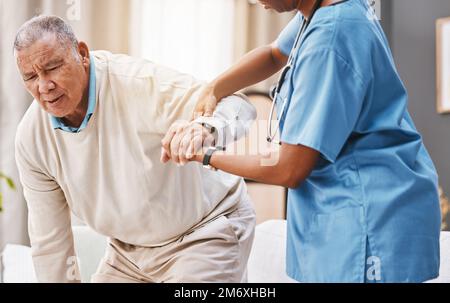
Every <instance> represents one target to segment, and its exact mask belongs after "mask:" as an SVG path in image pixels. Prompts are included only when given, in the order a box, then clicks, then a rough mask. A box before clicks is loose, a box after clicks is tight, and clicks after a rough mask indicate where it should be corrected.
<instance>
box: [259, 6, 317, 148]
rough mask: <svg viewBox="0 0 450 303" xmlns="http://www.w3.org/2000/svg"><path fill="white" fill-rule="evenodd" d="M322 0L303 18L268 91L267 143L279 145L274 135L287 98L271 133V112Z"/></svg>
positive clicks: (272, 112)
mask: <svg viewBox="0 0 450 303" xmlns="http://www.w3.org/2000/svg"><path fill="white" fill-rule="evenodd" d="M322 1H323V0H317V1H316V3H315V4H314V7H313V10H312V12H311V16H310V17H309V19H307V18H305V19H304V20H303V22H302V26H301V28H300V30H299V31H298V33H297V36H296V38H295V42H294V46H293V48H292V50H291V53H290V54H289V58H288V62H287V64H286V66H285V67H284V68H283V70H282V71H281V74H280V78H279V79H278V82H277V84H276V85H275V87H274V88H273V89H272V90H271V92H270V98H271V99H272V101H273V102H272V108H271V109H270V115H269V121H267V142H269V143H272V142H273V143H276V144H279V145H281V141H276V140H275V137H276V135H277V133H278V131H279V130H280V121H281V120H282V119H283V116H284V113H285V110H286V105H287V103H288V102H287V99H288V98H284V100H283V105H282V107H281V112H280V115H279V117H280V118H279V119H278V121H277V128H276V129H275V132H274V133H272V119H273V114H274V112H275V107H276V105H277V100H278V95H279V94H280V91H281V88H282V86H283V84H284V82H285V80H286V75H287V73H288V72H289V70H291V68H292V67H293V65H294V60H295V57H296V54H297V52H298V50H299V49H300V47H301V45H302V37H303V34H304V33H305V31H306V29H307V28H308V26H309V24H310V23H311V20H312V18H313V17H314V14H315V13H316V11H317V10H318V9H319V8H320V6H321V5H322Z"/></svg>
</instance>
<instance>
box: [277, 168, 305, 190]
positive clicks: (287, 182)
mask: <svg viewBox="0 0 450 303" xmlns="http://www.w3.org/2000/svg"><path fill="white" fill-rule="evenodd" d="M305 179H306V176H305V174H303V173H299V172H291V173H287V174H285V177H284V180H283V184H282V185H283V186H284V187H286V188H290V189H296V188H298V187H299V186H300V185H301V184H302V183H303V181H305Z"/></svg>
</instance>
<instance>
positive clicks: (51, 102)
mask: <svg viewBox="0 0 450 303" xmlns="http://www.w3.org/2000/svg"><path fill="white" fill-rule="evenodd" d="M63 96H64V95H61V96H59V97H58V98H56V99H53V100H51V101H46V102H47V103H50V104H55V103H57V102H58V101H60V100H61V99H62V97H63Z"/></svg>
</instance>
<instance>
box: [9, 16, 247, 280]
mask: <svg viewBox="0 0 450 303" xmlns="http://www.w3.org/2000/svg"><path fill="white" fill-rule="evenodd" d="M14 50H15V57H16V60H17V64H18V68H19V71H20V74H21V75H22V77H23V81H24V83H25V87H26V89H27V90H28V91H29V92H30V94H31V95H33V97H34V98H35V100H34V102H33V103H32V105H31V106H30V108H29V109H28V111H27V113H26V114H25V116H24V117H23V120H22V122H21V123H20V125H19V127H18V131H17V135H16V160H17V165H18V168H19V172H20V178H21V182H22V185H23V190H24V195H25V198H26V200H27V205H28V209H29V235H30V239H31V245H32V254H33V261H34V265H35V270H36V274H37V277H38V280H39V281H42V282H77V281H78V278H77V277H75V278H74V277H73V275H72V273H73V272H72V271H73V266H74V264H72V263H71V260H74V259H76V258H74V256H75V252H74V243H73V237H72V230H71V216H70V213H71V212H72V213H73V214H74V215H75V216H76V217H78V218H80V219H81V220H82V221H84V222H85V223H86V224H87V225H89V226H90V227H91V228H93V229H94V230H96V231H97V232H99V233H101V234H103V235H105V236H107V237H109V245H108V248H107V252H106V255H105V257H104V258H103V260H102V262H101V264H100V266H99V268H98V271H97V273H96V274H95V275H94V276H93V277H92V281H93V282H239V281H242V280H243V279H245V274H244V273H245V269H246V263H247V259H248V256H249V252H250V248H251V244H252V240H253V232H254V225H255V215H254V211H253V209H252V207H251V205H250V203H249V198H248V196H247V191H246V187H245V183H244V182H243V180H242V179H241V178H238V177H235V176H232V175H229V174H226V173H223V172H217V171H212V170H207V169H204V168H203V167H202V166H201V165H198V164H195V163H190V164H187V165H185V166H177V165H174V164H169V165H164V164H162V162H161V161H160V160H163V161H167V159H160V151H161V139H162V138H163V137H164V135H165V134H166V133H167V132H168V131H169V129H170V126H171V125H172V124H174V123H175V122H177V121H178V120H186V121H187V120H189V119H190V118H191V116H192V112H193V109H194V107H195V102H196V100H197V98H198V94H199V93H200V91H201V88H202V87H203V85H204V84H203V83H201V82H199V81H197V80H195V79H194V78H192V77H190V76H188V75H185V74H181V73H178V72H176V71H173V70H170V69H167V68H165V67H162V66H159V65H156V64H153V63H151V62H148V61H145V60H141V59H136V58H132V57H129V56H125V55H113V54H111V53H109V52H106V51H96V52H89V49H88V46H87V45H86V44H85V43H83V42H78V40H77V39H76V37H75V35H74V33H73V31H72V29H71V28H70V26H69V25H68V24H66V23H65V22H64V20H62V19H60V18H58V17H54V16H41V17H35V18H33V19H31V20H30V21H28V22H27V23H25V24H24V25H23V26H22V27H21V28H20V30H19V31H18V34H17V37H16V41H15V44H14ZM254 118H255V110H254V108H253V107H252V106H251V105H250V104H249V103H248V102H247V101H246V100H244V99H243V98H242V97H239V96H231V97H228V98H226V99H225V100H224V101H223V102H221V105H220V106H219V107H218V108H217V110H216V112H215V114H214V115H213V117H209V118H208V117H206V118H204V117H203V118H202V119H201V120H194V121H193V122H190V123H189V122H184V124H183V125H184V130H185V132H186V133H191V131H192V130H196V129H198V128H200V130H199V131H197V132H195V131H192V134H193V136H194V133H195V136H197V137H196V138H197V139H198V138H199V136H200V138H201V139H202V141H203V143H206V141H211V142H212V144H216V145H220V146H222V145H223V144H227V143H228V142H231V141H232V140H235V139H236V138H238V137H240V136H242V135H243V134H244V133H245V131H246V130H247V129H248V127H249V124H250V123H251V121H252V120H253V119H254ZM230 120H233V121H234V122H227V121H230ZM175 125H177V124H176V123H175ZM178 125H179V124H178ZM172 129H177V130H179V127H178V126H177V127H173V128H172ZM199 134H200V135H199ZM219 143H220V144H219ZM163 158H164V157H163ZM75 268H76V270H78V267H77V265H75Z"/></svg>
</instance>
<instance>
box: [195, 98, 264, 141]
mask: <svg viewBox="0 0 450 303" xmlns="http://www.w3.org/2000/svg"><path fill="white" fill-rule="evenodd" d="M255 119H256V109H255V107H254V106H253V105H252V104H251V103H250V102H249V101H247V100H246V99H244V97H243V96H239V95H233V96H229V97H226V98H224V99H223V101H222V102H220V103H219V105H218V106H217V108H216V110H215V112H214V114H213V116H212V117H199V118H197V119H196V120H195V122H197V123H207V124H209V125H211V126H213V127H214V128H215V129H216V142H215V144H216V146H221V147H224V146H226V145H228V144H230V143H232V142H235V141H237V140H239V139H240V138H242V137H244V136H245V135H246V134H247V133H248V131H249V129H250V126H251V124H252V123H253V122H254V121H255Z"/></svg>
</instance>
